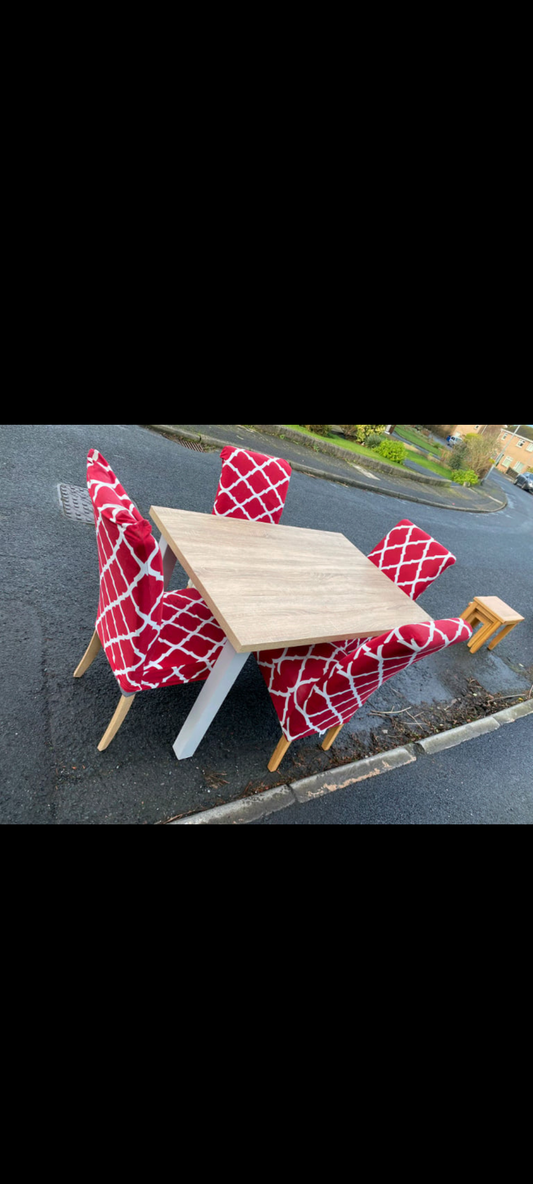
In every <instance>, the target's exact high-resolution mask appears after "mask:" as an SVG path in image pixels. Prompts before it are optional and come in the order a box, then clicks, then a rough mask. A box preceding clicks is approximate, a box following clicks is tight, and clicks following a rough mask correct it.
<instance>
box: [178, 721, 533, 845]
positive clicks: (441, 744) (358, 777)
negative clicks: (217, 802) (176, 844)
mask: <svg viewBox="0 0 533 1184" xmlns="http://www.w3.org/2000/svg"><path fill="white" fill-rule="evenodd" d="M531 714H533V699H526V700H524V701H523V702H522V703H515V705H514V706H513V707H506V708H504V710H503V711H497V712H495V714H494V715H488V716H485V718H484V719H477V720H473V721H472V723H469V724H463V725H462V726H461V727H459V728H450V729H449V730H448V731H447V732H439V733H438V734H437V735H436V736H429V737H428V739H427V740H415V741H414V742H413V743H412V744H407V745H405V746H403V747H400V748H391V749H390V750H389V752H380V753H378V754H377V755H376V756H369V757H365V758H364V759H363V760H361V761H352V762H351V763H350V764H347V765H337V767H336V768H334V769H330V770H327V771H326V772H324V773H316V774H315V775H314V776H312V777H304V778H303V779H302V780H301V781H291V782H289V783H288V784H287V785H281V786H276V787H275V788H274V789H268V790H265V792H264V793H260V794H257V795H256V796H255V797H253V798H238V799H237V801H235V802H228V803H227V804H226V805H224V806H215V807H214V809H212V810H202V811H201V812H200V813H199V814H192V815H191V816H190V817H188V818H178V819H176V820H175V821H172V822H169V823H167V825H168V826H190V825H196V824H203V823H206V824H211V823H213V824H219V825H220V824H222V825H224V824H227V823H243V822H244V823H246V822H252V821H255V820H256V819H258V818H264V817H266V816H267V815H268V814H272V813H273V812H274V811H275V810H282V809H284V807H285V806H292V805H295V804H296V803H298V802H300V803H302V804H303V803H305V802H308V801H311V800H312V799H313V798H317V797H321V796H322V795H324V794H326V793H333V792H334V791H335V790H336V789H344V788H346V786H348V785H356V784H357V782H358V781H365V780H366V779H367V778H368V777H377V776H379V775H380V773H388V772H390V770H391V769H397V768H400V767H401V766H402V765H409V764H412V762H413V761H416V760H417V759H418V757H424V756H431V755H432V754H433V753H435V752H441V751H442V750H443V749H446V748H453V747H454V746H455V745H457V744H463V743H464V742H465V741H467V740H474V739H476V737H478V736H483V735H485V734H486V733H487V732H495V731H497V729H498V728H499V727H500V725H505V724H510V723H513V722H514V720H516V719H520V718H521V717H522V716H524V715H531Z"/></svg>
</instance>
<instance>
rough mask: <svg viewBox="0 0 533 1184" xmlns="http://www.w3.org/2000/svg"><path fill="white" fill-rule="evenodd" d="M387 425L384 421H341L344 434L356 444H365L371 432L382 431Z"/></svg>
mask: <svg viewBox="0 0 533 1184" xmlns="http://www.w3.org/2000/svg"><path fill="white" fill-rule="evenodd" d="M386 426H387V425H386V424H384V423H341V424H340V427H341V428H342V430H343V432H344V434H345V436H350V437H351V438H352V439H353V440H356V441H357V443H358V444H366V441H367V439H368V437H369V435H370V433H371V432H382V431H383V429H384V428H385V427H386Z"/></svg>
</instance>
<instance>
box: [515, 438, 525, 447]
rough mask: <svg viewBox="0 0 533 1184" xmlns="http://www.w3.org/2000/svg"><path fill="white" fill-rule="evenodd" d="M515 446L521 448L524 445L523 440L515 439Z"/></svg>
mask: <svg viewBox="0 0 533 1184" xmlns="http://www.w3.org/2000/svg"><path fill="white" fill-rule="evenodd" d="M516 447H517V448H523V447H524V441H523V440H517V441H516Z"/></svg>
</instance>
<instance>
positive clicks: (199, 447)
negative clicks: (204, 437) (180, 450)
mask: <svg viewBox="0 0 533 1184" xmlns="http://www.w3.org/2000/svg"><path fill="white" fill-rule="evenodd" d="M178 439H179V443H180V444H183V447H184V448H194V451H195V452H205V448H204V446H203V444H197V443H196V440H182V438H181V436H179V437H178Z"/></svg>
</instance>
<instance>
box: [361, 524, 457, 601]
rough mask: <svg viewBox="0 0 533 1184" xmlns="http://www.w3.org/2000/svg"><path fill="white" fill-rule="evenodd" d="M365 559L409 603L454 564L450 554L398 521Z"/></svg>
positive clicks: (429, 536) (424, 534)
mask: <svg viewBox="0 0 533 1184" xmlns="http://www.w3.org/2000/svg"><path fill="white" fill-rule="evenodd" d="M368 558H369V559H371V560H372V563H374V564H375V565H376V567H379V569H380V571H382V572H384V574H385V575H386V576H388V577H389V580H392V582H393V583H394V584H398V587H399V588H402V589H403V591H404V592H406V593H407V595H408V596H410V597H411V600H418V597H419V596H420V594H421V592H424V590H425V589H426V588H428V587H429V585H430V584H432V583H433V580H436V579H437V576H440V574H441V572H443V571H445V570H446V568H447V567H451V565H452V563H455V555H452V553H451V551H448V550H447V549H446V547H443V546H442V544H441V543H438V542H437V540H436V539H434V538H432V537H431V535H430V534H426V532H425V530H421V529H420V527H419V526H415V524H414V522H410V521H409V519H408V518H402V520H401V522H398V523H397V524H396V526H394V527H393V528H392V530H390V531H389V533H388V534H387V535H386V536H385V538H384V539H382V540H381V542H380V543H378V545H377V547H374V550H373V551H371V552H370V555H369V556H368Z"/></svg>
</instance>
